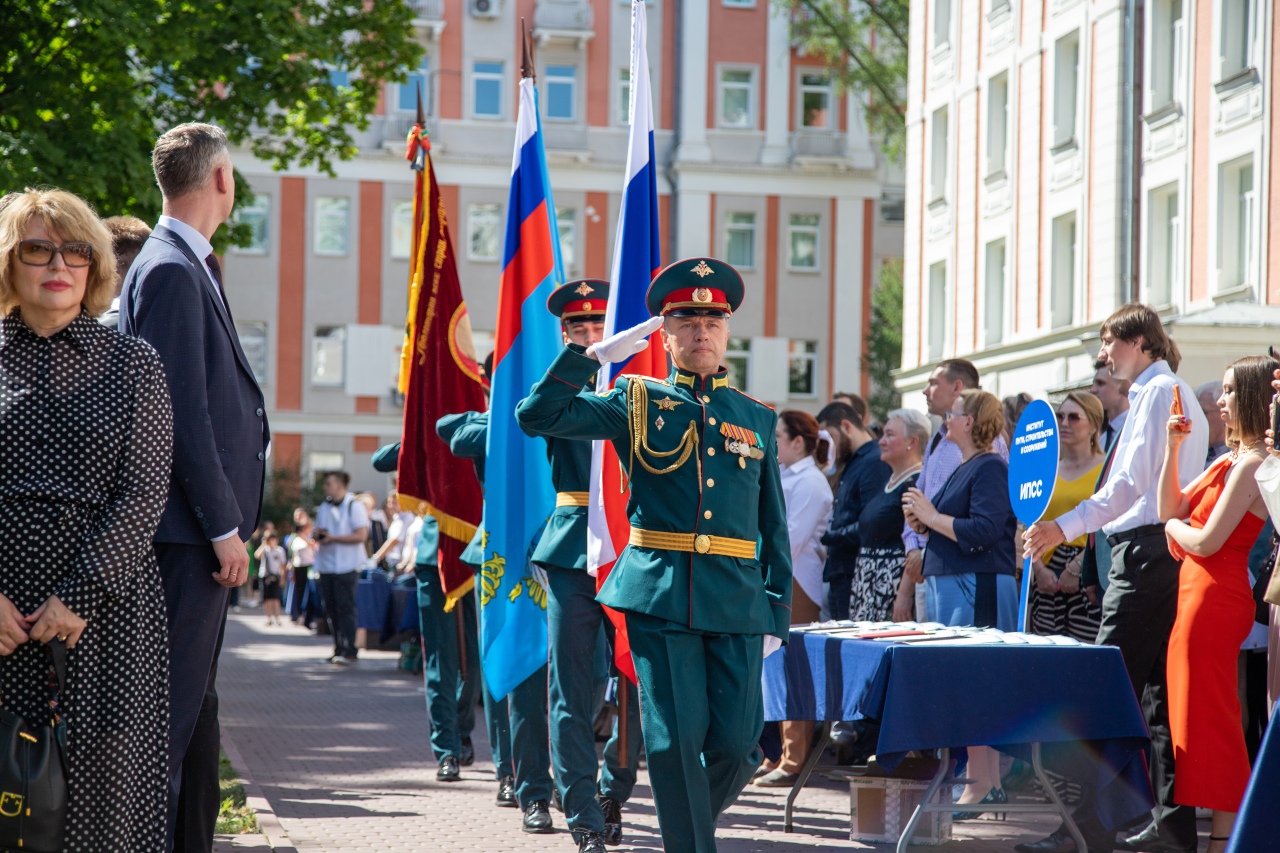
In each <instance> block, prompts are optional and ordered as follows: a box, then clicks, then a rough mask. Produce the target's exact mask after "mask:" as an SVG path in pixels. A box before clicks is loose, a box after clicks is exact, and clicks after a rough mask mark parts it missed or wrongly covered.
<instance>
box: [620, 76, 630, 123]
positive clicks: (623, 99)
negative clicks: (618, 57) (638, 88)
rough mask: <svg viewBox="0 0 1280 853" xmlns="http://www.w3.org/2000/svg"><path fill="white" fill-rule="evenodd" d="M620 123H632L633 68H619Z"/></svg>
mask: <svg viewBox="0 0 1280 853" xmlns="http://www.w3.org/2000/svg"><path fill="white" fill-rule="evenodd" d="M618 124H631V69H630V68H619V69H618Z"/></svg>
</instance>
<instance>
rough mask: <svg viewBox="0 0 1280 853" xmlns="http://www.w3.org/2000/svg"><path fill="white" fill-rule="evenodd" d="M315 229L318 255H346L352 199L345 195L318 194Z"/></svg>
mask: <svg viewBox="0 0 1280 853" xmlns="http://www.w3.org/2000/svg"><path fill="white" fill-rule="evenodd" d="M315 229H316V233H315V238H316V254H317V255H328V256H331V257H342V256H345V255H346V254H347V251H348V246H349V244H350V236H351V235H350V232H351V199H349V198H347V197H345V196H331V195H319V196H316V224H315Z"/></svg>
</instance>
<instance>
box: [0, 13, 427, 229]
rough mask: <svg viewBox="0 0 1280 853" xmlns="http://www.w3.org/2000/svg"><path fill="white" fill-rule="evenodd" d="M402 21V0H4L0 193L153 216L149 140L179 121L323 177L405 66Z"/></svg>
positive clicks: (416, 48) (349, 151)
mask: <svg viewBox="0 0 1280 853" xmlns="http://www.w3.org/2000/svg"><path fill="white" fill-rule="evenodd" d="M411 20H412V15H411V12H410V10H409V6H408V4H406V3H404V2H402V0H372V2H370V0H25V2H22V0H16V1H15V0H3V2H0V33H3V34H4V35H3V40H4V44H5V48H6V51H5V53H6V56H5V57H3V58H0V192H3V191H8V190H14V189H20V188H22V187H25V186H39V185H43V186H57V187H61V188H63V189H68V190H72V191H74V192H76V193H78V194H80V195H81V196H83V197H85V198H86V199H87V200H89V201H90V202H91V203H93V204H94V205H95V206H96V207H97V208H98V211H99V212H100V213H101V214H102V215H103V216H109V215H114V214H120V213H130V214H133V215H136V216H140V217H142V218H143V219H146V220H147V221H152V220H153V218H154V216H155V214H157V213H158V212H159V209H160V195H159V191H158V190H157V189H156V186H155V178H154V177H153V175H152V173H151V147H152V145H153V143H154V142H155V138H156V136H157V135H158V134H159V133H160V132H162V131H163V130H165V129H166V128H168V127H172V126H173V125H176V124H179V123H181V122H184V121H207V122H211V123H214V124H217V125H219V126H220V127H222V128H223V129H224V130H226V132H227V136H228V137H229V138H230V139H231V141H232V142H233V143H234V144H237V145H240V144H244V145H247V146H248V147H249V148H250V149H251V150H252V151H253V153H254V154H256V155H258V156H259V157H261V158H263V159H265V160H267V161H269V162H271V163H272V164H273V165H275V166H276V167H277V168H285V167H286V166H296V167H314V168H317V169H319V170H320V171H321V172H324V173H326V174H330V175H331V174H333V162H334V161H335V160H341V159H346V158H349V157H352V156H354V154H355V148H354V145H353V139H352V136H351V131H352V129H353V128H355V129H364V128H365V127H367V126H368V123H369V118H368V116H369V114H370V113H372V112H373V110H374V107H375V105H376V104H377V102H378V96H379V91H380V90H381V88H382V85H383V83H385V82H386V81H388V80H404V79H405V75H406V73H407V72H406V69H411V68H416V67H417V65H418V63H419V61H420V58H421V56H422V48H421V46H420V45H419V44H418V43H417V42H416V41H415V39H414V35H413V27H412V24H411ZM331 69H339V70H342V71H345V72H347V81H346V83H345V85H338V84H339V83H340V82H341V80H340V79H333V78H331V75H330V71H331ZM239 184H240V187H241V189H244V190H247V187H246V186H245V185H244V183H243V181H239ZM245 195H246V196H247V195H248V193H247V192H246V193H245Z"/></svg>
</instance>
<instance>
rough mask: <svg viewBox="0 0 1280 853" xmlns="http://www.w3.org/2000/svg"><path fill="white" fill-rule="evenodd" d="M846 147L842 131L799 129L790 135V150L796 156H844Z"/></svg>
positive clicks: (845, 139)
mask: <svg viewBox="0 0 1280 853" xmlns="http://www.w3.org/2000/svg"><path fill="white" fill-rule="evenodd" d="M848 147H849V146H848V140H847V138H846V136H845V135H844V134H843V133H832V132H830V131H802V130H801V131H796V132H795V133H794V134H792V137H791V151H792V153H793V154H795V156H797V157H844V156H846V155H847V153H848Z"/></svg>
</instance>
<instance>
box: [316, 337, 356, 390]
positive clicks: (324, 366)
mask: <svg viewBox="0 0 1280 853" xmlns="http://www.w3.org/2000/svg"><path fill="white" fill-rule="evenodd" d="M346 348H347V329H346V327H345V326H316V334H315V337H313V338H312V339H311V384H312V385H315V386H317V387H320V388H337V387H340V386H341V385H342V380H343V376H342V364H343V360H344V358H345V356H346Z"/></svg>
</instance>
